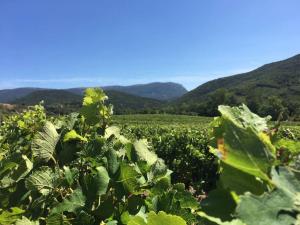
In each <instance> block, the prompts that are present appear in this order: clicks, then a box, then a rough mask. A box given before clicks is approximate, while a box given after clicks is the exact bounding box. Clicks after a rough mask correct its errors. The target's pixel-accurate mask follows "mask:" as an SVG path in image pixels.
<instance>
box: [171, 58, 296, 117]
mask: <svg viewBox="0 0 300 225" xmlns="http://www.w3.org/2000/svg"><path fill="white" fill-rule="evenodd" d="M240 103H246V104H247V105H248V106H249V107H250V109H251V110H253V111H254V112H256V113H258V114H260V115H263V116H266V115H271V116H273V118H274V119H276V118H277V117H278V116H279V114H280V112H282V114H283V117H285V118H287V117H291V118H295V117H298V118H299V115H300V55H296V56H294V57H291V58H289V59H286V60H283V61H279V62H274V63H270V64H266V65H264V66H262V67H260V68H258V69H255V70H253V71H250V72H248V73H243V74H238V75H234V76H230V77H224V78H220V79H216V80H212V81H209V82H207V83H204V84H202V85H200V86H199V87H197V88H196V89H194V90H192V91H190V92H188V93H187V94H185V95H184V96H183V97H181V98H180V99H178V100H177V101H175V102H174V103H173V108H172V109H173V110H174V111H177V112H180V113H185V112H187V113H196V114H200V115H208V116H215V115H217V110H216V108H217V106H218V105H220V104H228V105H237V104H240Z"/></svg>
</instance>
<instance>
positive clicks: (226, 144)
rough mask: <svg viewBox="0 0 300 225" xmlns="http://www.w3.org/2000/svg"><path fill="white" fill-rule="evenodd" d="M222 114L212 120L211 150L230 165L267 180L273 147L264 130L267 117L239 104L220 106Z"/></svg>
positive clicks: (272, 156)
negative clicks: (262, 116) (260, 115)
mask: <svg viewBox="0 0 300 225" xmlns="http://www.w3.org/2000/svg"><path fill="white" fill-rule="evenodd" d="M219 111H220V112H221V114H222V116H221V117H219V118H217V119H215V121H214V122H213V137H214V139H213V141H212V147H211V151H212V152H213V153H215V154H216V155H217V156H219V157H220V158H221V160H222V161H223V162H224V163H226V164H227V165H229V166H232V167H234V168H236V169H238V170H241V171H243V172H245V173H249V174H251V175H253V176H255V177H259V178H261V179H262V180H265V181H267V182H270V179H269V177H268V174H269V172H270V165H271V163H272V161H273V160H274V154H273V153H274V152H275V148H274V146H273V145H272V144H271V142H270V138H269V136H267V135H266V134H265V133H264V132H263V131H264V130H265V129H267V125H266V123H267V120H266V119H264V118H260V117H258V116H257V115H255V114H253V113H251V112H250V110H249V109H248V108H247V107H246V106H245V105H242V106H240V107H229V106H219Z"/></svg>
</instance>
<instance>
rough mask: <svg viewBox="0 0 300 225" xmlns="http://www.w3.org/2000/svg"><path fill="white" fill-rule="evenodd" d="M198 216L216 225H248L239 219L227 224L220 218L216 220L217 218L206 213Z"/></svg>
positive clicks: (199, 213) (200, 213)
mask: <svg viewBox="0 0 300 225" xmlns="http://www.w3.org/2000/svg"><path fill="white" fill-rule="evenodd" d="M197 214H198V215H199V216H201V217H203V218H205V219H207V220H208V221H210V222H213V223H215V224H218V225H246V224H244V223H243V222H242V221H241V220H239V219H234V220H232V221H226V222H222V220H220V219H219V218H216V217H212V216H209V215H207V214H206V213H204V212H197Z"/></svg>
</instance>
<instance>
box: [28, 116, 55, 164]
mask: <svg viewBox="0 0 300 225" xmlns="http://www.w3.org/2000/svg"><path fill="white" fill-rule="evenodd" d="M58 140H59V134H58V133H57V132H56V129H55V127H54V125H53V124H52V123H50V122H48V121H47V122H46V123H45V125H44V127H43V131H42V132H39V133H38V134H37V135H36V136H35V137H34V139H33V141H32V145H31V148H32V155H33V158H34V159H35V160H36V161H43V162H48V161H49V159H51V158H52V159H54V158H53V153H54V151H55V147H56V144H57V142H58ZM54 161H55V160H54Z"/></svg>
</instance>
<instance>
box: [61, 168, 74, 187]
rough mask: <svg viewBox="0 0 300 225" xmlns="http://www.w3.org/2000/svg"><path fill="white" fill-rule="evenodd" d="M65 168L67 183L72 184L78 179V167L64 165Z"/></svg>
mask: <svg viewBox="0 0 300 225" xmlns="http://www.w3.org/2000/svg"><path fill="white" fill-rule="evenodd" d="M63 169H64V174H65V179H66V181H67V183H68V184H69V185H70V186H71V185H72V184H73V183H74V182H75V180H76V176H77V175H78V169H77V168H72V169H70V167H68V166H64V167H63Z"/></svg>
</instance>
